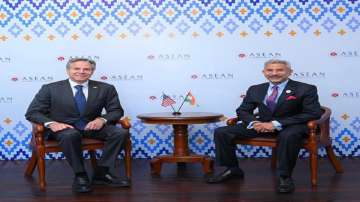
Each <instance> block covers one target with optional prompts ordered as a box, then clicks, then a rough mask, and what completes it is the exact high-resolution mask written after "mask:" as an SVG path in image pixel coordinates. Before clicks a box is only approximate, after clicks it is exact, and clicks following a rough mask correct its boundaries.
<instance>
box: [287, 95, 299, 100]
mask: <svg viewBox="0 0 360 202" xmlns="http://www.w3.org/2000/svg"><path fill="white" fill-rule="evenodd" d="M296 99H297V97H296V96H293V95H290V96H288V97H286V100H296Z"/></svg>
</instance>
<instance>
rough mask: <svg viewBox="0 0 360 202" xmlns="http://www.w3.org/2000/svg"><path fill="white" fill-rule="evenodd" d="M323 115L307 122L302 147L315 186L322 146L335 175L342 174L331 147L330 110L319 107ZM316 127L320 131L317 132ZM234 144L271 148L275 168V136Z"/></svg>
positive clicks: (272, 162)
mask: <svg viewBox="0 0 360 202" xmlns="http://www.w3.org/2000/svg"><path fill="white" fill-rule="evenodd" d="M321 108H322V110H323V114H322V116H321V118H320V119H318V120H314V121H309V122H308V123H307V126H308V128H309V137H308V138H307V139H306V140H305V141H304V143H303V145H302V147H303V148H305V149H307V150H308V151H309V153H310V172H311V184H312V186H316V185H317V170H318V147H320V146H323V147H325V149H326V154H327V157H328V158H329V160H330V162H331V164H332V166H333V167H334V169H335V171H336V172H337V173H342V172H343V168H342V166H341V163H340V161H339V160H338V159H337V158H336V156H335V154H334V151H333V148H332V146H331V138H330V131H329V129H330V128H329V120H330V115H331V110H330V109H329V108H327V107H321ZM237 122H238V118H231V119H228V120H227V125H235V124H236V123H237ZM318 127H319V129H320V130H318ZM235 144H246V145H253V146H267V147H272V155H271V167H272V168H276V136H275V135H273V136H269V137H256V138H251V139H236V140H235Z"/></svg>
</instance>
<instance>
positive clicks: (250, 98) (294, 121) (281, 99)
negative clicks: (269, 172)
mask: <svg viewBox="0 0 360 202" xmlns="http://www.w3.org/2000/svg"><path fill="white" fill-rule="evenodd" d="M291 73H292V69H291V67H290V64H289V63H288V62H287V61H283V60H269V61H267V62H266V63H265V65H264V69H263V74H264V76H265V77H266V78H267V79H268V80H269V82H267V83H262V84H259V85H254V86H251V87H250V88H249V89H248V90H247V93H246V96H245V98H244V100H243V102H242V104H241V105H240V107H239V108H238V109H237V110H236V113H237V116H238V117H239V119H240V120H241V121H242V122H241V123H240V124H238V125H235V126H225V127H220V128H217V129H216V130H215V133H214V141H215V149H216V160H217V162H218V163H219V164H220V166H224V167H225V170H224V171H223V172H221V173H220V174H218V175H214V176H212V177H210V178H208V179H207V182H208V183H220V182H223V181H226V180H228V179H232V178H243V176H244V172H243V171H242V170H241V168H240V167H239V166H238V162H237V158H236V154H235V150H236V145H235V144H233V142H232V141H233V140H234V139H235V138H253V137H258V136H266V135H269V134H274V133H275V134H276V135H277V145H278V147H277V158H278V167H277V172H278V175H279V184H278V188H277V189H278V192H280V193H289V192H293V191H294V188H295V186H294V183H293V180H292V178H291V174H292V171H293V169H294V167H295V164H296V160H297V157H298V154H299V151H300V146H301V143H302V141H303V139H304V138H305V137H306V135H307V125H306V124H307V122H308V121H310V120H314V119H318V118H320V116H321V114H322V112H321V108H320V104H319V100H318V95H317V89H316V87H315V86H313V85H309V84H305V83H301V82H298V81H293V80H291V79H289V76H290V75H291ZM255 109H257V110H256V111H258V116H256V115H254V110H255Z"/></svg>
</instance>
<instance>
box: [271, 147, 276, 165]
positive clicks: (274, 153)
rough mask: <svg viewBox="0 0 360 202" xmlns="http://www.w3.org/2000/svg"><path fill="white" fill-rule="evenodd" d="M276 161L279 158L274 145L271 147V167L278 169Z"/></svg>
mask: <svg viewBox="0 0 360 202" xmlns="http://www.w3.org/2000/svg"><path fill="white" fill-rule="evenodd" d="M276 161H277V158H276V147H273V148H272V149H271V168H272V169H276Z"/></svg>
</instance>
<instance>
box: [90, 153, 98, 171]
mask: <svg viewBox="0 0 360 202" xmlns="http://www.w3.org/2000/svg"><path fill="white" fill-rule="evenodd" d="M89 154H90V160H91V165H92V167H93V168H94V169H96V166H97V162H96V151H95V150H89Z"/></svg>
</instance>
